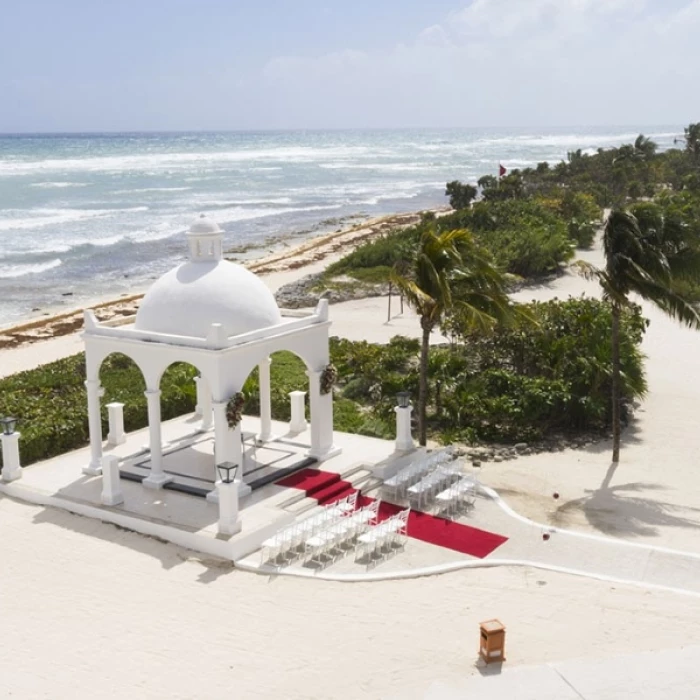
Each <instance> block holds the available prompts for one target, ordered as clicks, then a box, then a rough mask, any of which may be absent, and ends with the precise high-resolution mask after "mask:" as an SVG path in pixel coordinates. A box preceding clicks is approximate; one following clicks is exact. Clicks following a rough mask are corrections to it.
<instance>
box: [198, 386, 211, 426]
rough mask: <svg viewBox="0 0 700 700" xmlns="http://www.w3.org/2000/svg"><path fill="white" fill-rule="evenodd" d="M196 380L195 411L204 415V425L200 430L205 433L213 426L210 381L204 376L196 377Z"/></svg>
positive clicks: (199, 414)
mask: <svg viewBox="0 0 700 700" xmlns="http://www.w3.org/2000/svg"><path fill="white" fill-rule="evenodd" d="M194 381H195V384H196V385H197V405H196V406H195V409H194V412H195V413H196V414H197V415H198V416H201V417H202V425H201V426H200V428H199V430H200V432H202V433H204V432H206V431H207V430H211V426H212V413H211V391H210V390H209V382H208V381H207V380H206V379H205V378H204V377H195V378H194Z"/></svg>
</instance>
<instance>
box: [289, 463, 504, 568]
mask: <svg viewBox="0 0 700 700" xmlns="http://www.w3.org/2000/svg"><path fill="white" fill-rule="evenodd" d="M276 483H277V485H278V486H287V487H289V488H295V489H299V490H301V491H304V492H305V494H306V495H307V496H308V497H309V498H315V499H316V500H317V501H318V503H319V504H320V505H327V504H328V503H334V502H335V501H337V500H339V499H341V498H345V496H349V495H350V494H351V493H354V492H355V491H356V489H354V488H353V486H352V484H351V483H350V482H348V481H343V480H342V479H341V478H340V475H339V474H334V473H332V472H324V471H320V470H319V469H310V468H307V469H302V470H301V471H298V472H297V473H296V474H292V475H291V476H288V477H285V478H284V479H280V481H278V482H276ZM373 500H374V499H373V498H369V497H368V496H360V497H359V498H358V499H357V503H358V508H360V507H362V506H366V505H368V504H370V503H372V501H373ZM400 510H401V507H400V506H396V505H394V504H393V503H386V502H384V501H382V503H381V504H380V506H379V520H386V519H387V518H389V517H391V516H392V515H395V514H396V513H398V512H399V511H400ZM408 535H409V537H415V539H417V540H422V541H423V542H429V543H430V544H434V545H437V546H438V547H445V548H447V549H452V550H454V551H455V552H461V553H462V554H468V555H469V556H472V557H477V558H478V559H483V558H484V557H487V556H488V555H489V554H491V552H493V550H494V549H496V548H497V547H500V546H501V545H502V544H503V543H504V542H506V541H507V539H508V538H507V537H502V536H501V535H496V534H495V533H493V532H487V531H486V530H479V529H478V528H476V527H470V526H469V525H462V524H461V523H456V522H453V521H451V520H445V518H438V517H436V516H434V515H430V514H429V513H422V512H420V511H416V510H412V511H411V513H410V515H409V516H408Z"/></svg>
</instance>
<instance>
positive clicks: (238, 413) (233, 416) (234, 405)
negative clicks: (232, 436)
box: [226, 391, 245, 428]
mask: <svg viewBox="0 0 700 700" xmlns="http://www.w3.org/2000/svg"><path fill="white" fill-rule="evenodd" d="M244 404H245V398H244V396H243V394H242V393H241V392H240V391H237V392H236V393H235V394H234V395H233V396H232V397H231V398H230V399H229V400H228V403H227V404H226V422H227V423H228V427H229V428H235V427H236V426H237V425H238V424H239V423H240V422H241V418H242V417H243V405H244Z"/></svg>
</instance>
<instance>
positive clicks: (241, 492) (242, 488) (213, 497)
mask: <svg viewBox="0 0 700 700" xmlns="http://www.w3.org/2000/svg"><path fill="white" fill-rule="evenodd" d="M221 483H223V482H221V481H217V482H216V483H215V484H214V490H213V491H209V493H207V495H206V499H207V501H208V502H209V503H218V502H219V484H221ZM234 483H235V484H238V500H241V499H243V498H245V497H246V496H250V494H251V493H253V489H251V488H250V486H249V485H248V484H246V483H245V481H241V480H240V479H236V481H235V482H234Z"/></svg>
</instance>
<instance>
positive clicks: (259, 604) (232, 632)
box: [0, 498, 700, 699]
mask: <svg viewBox="0 0 700 700" xmlns="http://www.w3.org/2000/svg"><path fill="white" fill-rule="evenodd" d="M0 518H1V519H2V523H3V537H2V538H1V539H0V556H1V557H2V561H3V568H2V572H3V573H2V575H1V576H0V584H2V587H1V589H0V590H1V591H2V593H1V595H0V601H1V602H0V616H1V617H0V619H2V630H3V645H4V650H5V651H4V653H3V654H2V655H1V656H0V678H2V688H3V692H4V693H8V694H9V693H10V692H11V693H12V694H13V695H14V696H17V697H22V698H59V697H75V698H124V697H139V698H191V699H194V698H225V697H226V698H231V697H234V698H249V697H262V698H357V697H369V698H382V697H397V698H399V697H400V698H405V697H422V691H424V690H425V689H427V688H428V686H429V685H430V684H431V683H432V681H434V680H437V679H439V680H441V681H443V682H447V683H459V682H460V681H461V680H462V679H463V678H464V677H465V676H467V675H469V674H474V673H477V671H476V670H475V668H474V662H475V652H476V648H477V643H478V623H479V622H480V621H482V620H485V619H490V618H492V617H494V616H498V617H500V619H501V620H502V621H503V622H504V623H505V624H506V625H507V628H508V629H507V644H508V646H507V659H508V660H507V664H508V665H509V666H514V665H517V664H521V663H525V662H526V663H543V662H548V661H555V660H559V659H567V658H570V657H573V656H578V657H593V658H595V657H603V656H606V655H610V654H617V653H621V652H623V651H641V650H648V649H663V648H666V647H673V646H677V645H679V644H680V643H684V642H687V643H699V642H700V610H698V607H697V605H696V604H695V603H694V601H689V599H686V598H681V597H675V596H670V595H660V594H658V593H647V592H644V591H640V590H636V589H628V588H625V587H619V586H610V585H607V584H601V583H596V582H592V581H588V580H584V579H577V578H573V577H567V576H561V575H555V574H550V573H546V572H539V571H538V572H531V571H528V570H522V569H498V570H483V571H482V570H479V571H471V572H465V573H458V574H452V575H446V576H441V577H436V578H426V579H420V580H414V581H404V582H397V583H374V584H331V583H324V582H321V581H305V580H295V579H288V578H278V579H275V580H268V579H266V578H263V577H257V576H254V575H252V574H244V573H240V572H236V571H232V570H231V569H230V568H229V567H228V566H227V565H218V564H217V563H215V562H201V561H197V560H194V559H191V558H190V557H191V553H186V552H185V551H184V550H180V549H178V548H176V547H174V546H170V545H164V544H161V543H159V542H156V541H154V540H150V539H147V538H144V537H141V536H139V535H135V534H132V533H128V532H123V531H119V530H117V529H116V528H114V527H112V526H110V525H105V524H102V523H99V522H96V521H93V520H87V519H83V518H79V517H76V516H71V515H69V514H67V513H64V512H58V511H55V510H42V509H40V508H36V507H33V506H27V505H23V504H19V503H16V502H14V501H11V500H9V499H7V498H4V499H2V500H0ZM681 630H682V637H681V632H680V631H681Z"/></svg>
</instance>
